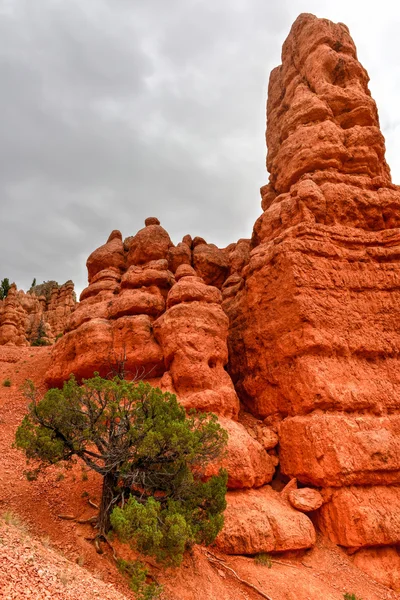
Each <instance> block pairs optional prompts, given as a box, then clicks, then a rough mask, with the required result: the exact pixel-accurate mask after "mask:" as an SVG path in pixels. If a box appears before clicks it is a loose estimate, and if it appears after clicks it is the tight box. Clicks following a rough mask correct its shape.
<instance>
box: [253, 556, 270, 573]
mask: <svg viewBox="0 0 400 600" xmlns="http://www.w3.org/2000/svg"><path fill="white" fill-rule="evenodd" d="M254 562H255V563H256V564H257V565H263V566H266V567H268V569H270V568H271V567H272V557H271V556H270V554H266V553H265V552H261V554H257V555H256V556H255V557H254Z"/></svg>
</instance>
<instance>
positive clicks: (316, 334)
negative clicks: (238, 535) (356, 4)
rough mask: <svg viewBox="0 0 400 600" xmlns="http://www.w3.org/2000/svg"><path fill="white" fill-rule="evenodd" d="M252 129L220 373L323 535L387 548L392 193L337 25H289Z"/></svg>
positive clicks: (399, 536)
mask: <svg viewBox="0 0 400 600" xmlns="http://www.w3.org/2000/svg"><path fill="white" fill-rule="evenodd" d="M266 137H267V145H268V157H267V167H268V169H269V171H270V181H269V184H268V185H266V186H265V187H264V188H262V189H261V195H262V208H263V211H264V212H263V214H262V215H261V217H260V218H259V219H258V220H257V222H256V224H255V226H254V231H253V236H252V242H251V252H250V260H249V262H248V264H247V266H245V268H244V269H242V272H241V274H240V282H239V279H238V280H237V282H236V281H235V282H232V285H231V286H228V285H227V284H228V283H229V281H228V282H225V284H224V288H223V294H224V302H223V308H224V309H225V311H226V312H227V314H228V315H229V318H230V326H229V356H230V363H229V366H230V373H231V375H232V378H233V381H234V382H235V385H236V389H237V390H238V392H239V395H240V398H241V400H242V401H243V402H244V404H245V405H246V407H247V410H249V411H250V412H252V413H253V414H254V415H255V416H256V417H258V418H260V419H263V420H264V422H265V423H266V424H267V425H270V426H273V427H274V428H275V430H276V431H277V432H278V435H279V458H280V469H281V473H282V475H283V476H284V477H290V478H294V477H295V478H297V480H298V481H299V484H300V485H312V486H316V487H318V488H320V489H321V490H322V494H323V496H324V503H323V504H322V506H321V508H319V509H318V514H319V515H320V516H319V519H318V523H319V526H320V528H321V530H322V531H323V532H324V533H325V535H327V536H328V537H329V538H330V539H331V540H332V541H334V542H335V543H337V544H340V545H343V546H346V547H356V548H361V547H369V546H378V545H389V546H391V547H392V546H393V545H396V544H398V543H399V542H400V533H399V531H398V528H397V513H398V504H399V501H400V488H399V487H398V485H399V484H400V447H399V432H398V422H399V408H400V401H399V398H400V378H399V373H400V368H399V367H400V363H399V358H398V357H399V355H400V337H399V333H398V320H399V308H398V307H399V300H400V260H399V258H400V254H399V248H400V210H399V208H400V190H399V188H397V187H396V186H394V185H393V184H392V183H391V180H390V171H389V168H388V166H387V164H386V162H385V158H384V152H385V146H384V139H383V136H382V134H381V132H380V129H379V120H378V113H377V110H376V105H375V103H374V101H373V99H372V98H371V95H370V92H369V90H368V75H367V73H366V71H365V69H364V68H363V67H362V66H361V65H360V63H359V62H358V60H357V54H356V49H355V46H354V43H353V41H352V39H351V37H350V34H349V31H348V29H347V27H346V26H345V25H343V24H340V23H339V24H334V23H331V22H330V21H327V20H324V19H317V18H316V17H314V16H312V15H308V14H304V15H300V17H299V18H298V19H297V20H296V22H295V23H294V25H293V27H292V30H291V32H290V34H289V36H288V38H287V40H286V42H285V44H284V46H283V51H282V65H281V66H280V67H278V68H277V69H275V70H274V71H273V72H272V74H271V78H270V85H269V92H268V105H267V136H266ZM236 285H237V286H238V287H237V288H236V289H234V291H232V292H231V291H230V287H232V288H234V286H236ZM301 493H304V492H302V490H298V491H297V492H296V494H297V495H298V494H301ZM296 494H295V493H294V492H293V493H292V502H293V505H294V506H296V504H297V506H298V507H299V509H300V510H301V508H300V505H299V504H298V501H297V500H296V498H294V496H295V495H296ZM376 560H378V559H376Z"/></svg>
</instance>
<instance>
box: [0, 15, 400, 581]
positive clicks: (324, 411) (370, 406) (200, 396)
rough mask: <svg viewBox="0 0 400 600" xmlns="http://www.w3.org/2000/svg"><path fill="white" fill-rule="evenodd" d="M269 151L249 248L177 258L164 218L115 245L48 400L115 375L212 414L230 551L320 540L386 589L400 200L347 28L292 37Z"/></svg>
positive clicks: (278, 75) (300, 28) (113, 238)
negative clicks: (57, 388) (223, 443)
mask: <svg viewBox="0 0 400 600" xmlns="http://www.w3.org/2000/svg"><path fill="white" fill-rule="evenodd" d="M266 137H267V146H268V158H267V168H268V170H269V172H270V181H269V183H268V185H266V186H264V187H263V188H262V190H261V195H262V209H263V213H262V215H261V216H260V218H259V219H258V220H257V222H256V223H255V226H254V230H253V235H252V238H251V240H239V242H237V243H236V244H231V245H230V246H228V247H227V248H225V249H218V248H217V247H216V246H214V245H212V244H207V243H206V242H205V240H203V239H202V238H194V239H192V238H191V237H190V236H185V237H184V238H183V240H182V242H180V243H179V244H178V245H177V246H175V245H174V244H173V243H172V241H171V239H170V237H169V235H168V233H167V232H166V231H165V230H164V229H163V228H162V227H161V225H160V223H159V221H158V220H157V219H155V218H149V219H147V220H146V223H145V225H146V226H145V228H143V229H141V230H140V231H139V232H138V233H137V234H136V235H135V236H132V237H128V238H126V239H125V240H123V239H122V235H121V233H120V232H119V231H113V232H112V233H111V235H110V237H109V239H108V241H107V242H106V244H104V245H103V246H101V247H100V248H98V249H97V250H95V251H94V252H93V253H92V254H91V255H90V257H89V258H88V261H87V268H88V277H89V285H88V287H87V288H86V289H85V290H83V292H82V294H81V301H80V303H79V304H78V305H77V308H76V310H74V312H72V314H71V316H70V318H69V320H68V323H67V326H66V334H65V335H64V336H63V338H62V339H61V340H60V341H59V342H58V343H57V344H56V345H55V347H54V349H53V353H52V366H51V368H50V370H49V372H48V380H47V381H48V384H49V385H61V384H62V382H63V381H64V380H65V379H66V378H68V376H69V374H70V373H72V372H73V373H74V374H75V375H76V376H77V377H78V378H82V377H87V376H91V375H92V373H93V371H95V370H97V371H99V372H100V373H101V374H102V375H109V374H112V373H123V374H124V375H126V376H128V377H136V378H146V379H149V380H150V381H151V382H152V383H153V384H154V385H159V386H160V387H161V388H162V389H165V390H169V391H172V392H175V393H176V394H177V396H178V398H179V399H180V401H181V402H182V403H183V405H184V406H185V407H187V408H191V407H194V408H198V409H201V410H212V411H214V412H215V413H216V414H217V415H218V416H219V418H220V420H221V423H222V424H223V426H224V427H225V428H226V429H227V430H228V433H229V447H228V450H229V453H228V458H227V459H226V460H225V466H226V467H227V469H228V473H229V488H230V490H231V491H230V492H229V493H228V509H227V512H226V524H225V528H224V530H223V532H222V533H221V535H220V536H219V538H218V545H219V547H220V549H222V550H223V551H224V552H226V553H232V554H235V553H236V554H255V553H258V552H275V551H284V550H300V549H305V548H310V547H311V546H313V544H314V543H315V539H316V534H315V529H314V525H313V523H314V524H317V525H318V528H319V529H320V531H322V532H323V534H324V535H326V536H327V537H328V538H329V539H330V540H331V541H332V542H334V543H336V544H338V545H340V546H343V547H345V548H348V551H349V552H351V553H352V554H354V561H355V562H356V564H358V565H359V566H360V567H362V568H365V569H366V570H368V568H369V567H368V564H370V563H368V558H369V557H371V560H373V564H374V565H375V567H374V568H375V573H376V577H377V578H378V579H379V578H380V580H381V581H382V583H384V584H387V583H388V581H389V580H388V578H387V567H386V566H385V565H386V564H387V560H388V557H391V559H393V560H394V561H395V569H396V570H397V572H399V571H400V561H399V557H398V554H397V551H396V545H398V544H399V543H400V528H399V523H398V516H397V515H398V511H399V504H400V441H399V440H400V437H399V428H400V417H399V408H400V401H399V397H400V376H399V373H400V369H399V358H398V357H399V352H400V337H399V334H398V328H397V322H398V320H399V306H400V301H399V300H400V262H399V257H400V252H399V248H400V210H399V208H400V190H399V188H397V187H396V186H395V185H393V184H392V183H391V179H390V171H389V167H388V165H387V164H386V162H385V157H384V154H385V146H384V139H383V136H382V134H381V132H380V128H379V120H378V113H377V109H376V105H375V103H374V101H373V99H372V98H371V95H370V92H369V90H368V75H367V72H366V71H365V69H364V68H363V67H362V66H361V64H360V63H359V61H358V59H357V53H356V48H355V46H354V43H353V41H352V39H351V37H350V34H349V31H348V29H347V27H346V26H345V25H343V24H340V23H339V24H333V23H331V22H330V21H327V20H324V19H317V18H316V17H314V16H312V15H308V14H303V15H300V17H299V18H298V19H297V20H296V22H295V23H294V25H293V27H292V30H291V32H290V34H289V36H288V38H287V40H286V42H285V44H284V46H283V51H282V65H281V66H279V67H278V68H276V69H274V71H273V72H272V74H271V78H270V84H269V92H268V104H267V136H266ZM15 327H17V325H16V326H15ZM0 331H1V330H0ZM278 464H279V467H278ZM277 467H278V468H277ZM215 468H217V465H213V466H211V467H210V469H211V470H212V469H215ZM210 472H211V471H210ZM296 480H297V482H298V484H299V488H300V489H297V484H296ZM270 483H271V485H269V484H270ZM285 484H288V485H286V487H285ZM307 513H311V516H312V517H313V522H312V521H311V519H310V518H309V516H307ZM366 565H367V566H366ZM379 565H381V567H382V568H380V567H379ZM382 565H383V566H382ZM389 583H390V585H392V586H396V585H397V584H396V583H393V581H392V580H391V581H390V582H389Z"/></svg>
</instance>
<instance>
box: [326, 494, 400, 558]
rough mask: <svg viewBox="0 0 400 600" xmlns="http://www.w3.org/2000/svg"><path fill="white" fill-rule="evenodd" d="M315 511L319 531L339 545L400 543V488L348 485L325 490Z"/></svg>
mask: <svg viewBox="0 0 400 600" xmlns="http://www.w3.org/2000/svg"><path fill="white" fill-rule="evenodd" d="M324 495H325V499H326V500H328V501H327V502H325V503H324V504H323V506H322V508H321V510H320V513H319V520H318V523H319V526H320V527H321V529H322V531H323V532H324V533H325V534H326V535H327V536H328V537H329V538H330V539H331V540H332V541H333V542H335V544H339V545H340V546H347V547H350V548H361V547H365V546H384V545H388V546H391V545H395V544H399V543H400V487H398V486H371V487H361V486H352V487H347V488H340V489H332V490H326V491H325V492H324Z"/></svg>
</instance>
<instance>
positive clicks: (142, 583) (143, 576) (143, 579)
mask: <svg viewBox="0 0 400 600" xmlns="http://www.w3.org/2000/svg"><path fill="white" fill-rule="evenodd" d="M118 569H119V570H120V572H121V573H122V574H123V575H126V576H127V577H129V579H130V586H131V589H132V590H133V591H134V592H135V593H136V598H137V600H154V599H155V598H159V597H160V594H161V593H162V591H163V588H162V586H161V585H159V584H158V583H155V582H154V581H153V582H151V583H147V578H148V576H149V573H148V570H147V568H146V566H145V565H144V564H143V563H142V562H140V561H138V560H136V561H134V562H127V561H125V560H119V561H118Z"/></svg>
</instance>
